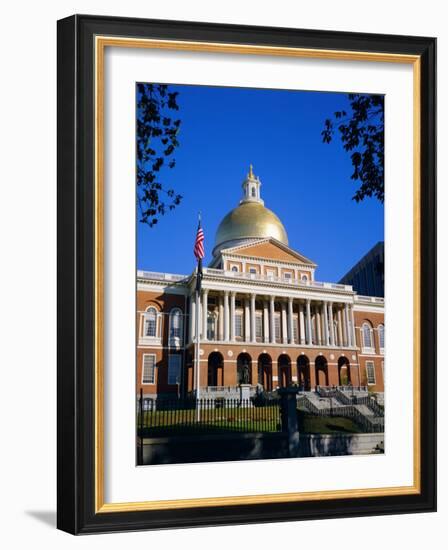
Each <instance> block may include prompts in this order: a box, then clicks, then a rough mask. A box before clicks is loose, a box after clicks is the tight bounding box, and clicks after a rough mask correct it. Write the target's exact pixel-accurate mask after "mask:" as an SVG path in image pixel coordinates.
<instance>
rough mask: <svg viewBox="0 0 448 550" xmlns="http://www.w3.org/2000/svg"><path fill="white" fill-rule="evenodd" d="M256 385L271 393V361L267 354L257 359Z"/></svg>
mask: <svg viewBox="0 0 448 550" xmlns="http://www.w3.org/2000/svg"><path fill="white" fill-rule="evenodd" d="M258 383H259V384H261V385H262V386H263V388H264V390H265V391H272V359H271V356H270V355H268V354H267V353H262V354H261V355H260V356H259V357H258Z"/></svg>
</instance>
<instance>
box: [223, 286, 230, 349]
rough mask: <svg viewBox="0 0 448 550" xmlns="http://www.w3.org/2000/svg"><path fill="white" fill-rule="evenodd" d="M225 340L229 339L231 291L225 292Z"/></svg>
mask: <svg viewBox="0 0 448 550" xmlns="http://www.w3.org/2000/svg"><path fill="white" fill-rule="evenodd" d="M224 341H225V342H228V341H229V291H228V290H226V291H225V292H224Z"/></svg>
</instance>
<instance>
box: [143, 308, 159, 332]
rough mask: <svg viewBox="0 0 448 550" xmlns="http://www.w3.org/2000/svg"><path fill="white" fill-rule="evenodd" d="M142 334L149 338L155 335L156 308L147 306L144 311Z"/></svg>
mask: <svg viewBox="0 0 448 550" xmlns="http://www.w3.org/2000/svg"><path fill="white" fill-rule="evenodd" d="M143 334H144V336H147V337H149V338H156V337H157V309H156V308H155V307H152V306H151V307H149V308H148V309H147V310H146V313H145V325H144V332H143Z"/></svg>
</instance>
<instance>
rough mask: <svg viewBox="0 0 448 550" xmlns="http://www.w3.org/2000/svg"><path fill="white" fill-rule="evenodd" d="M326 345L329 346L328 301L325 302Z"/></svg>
mask: <svg viewBox="0 0 448 550" xmlns="http://www.w3.org/2000/svg"><path fill="white" fill-rule="evenodd" d="M324 345H325V346H329V345H330V341H329V332H328V307H327V302H324Z"/></svg>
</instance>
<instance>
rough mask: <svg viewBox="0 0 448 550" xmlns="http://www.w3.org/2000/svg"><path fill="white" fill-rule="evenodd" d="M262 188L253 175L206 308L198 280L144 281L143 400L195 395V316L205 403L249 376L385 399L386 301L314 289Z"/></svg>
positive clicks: (233, 216) (147, 275) (206, 294)
mask: <svg viewBox="0 0 448 550" xmlns="http://www.w3.org/2000/svg"><path fill="white" fill-rule="evenodd" d="M260 187H261V182H260V180H259V179H258V178H257V177H256V176H255V175H254V174H253V172H252V168H251V169H250V171H249V174H248V175H247V177H246V179H245V180H244V182H243V198H242V200H241V201H240V204H239V205H238V206H237V207H236V208H235V209H233V210H232V211H231V212H230V213H229V214H227V216H225V217H224V219H223V220H222V222H221V224H220V225H219V227H218V231H217V234H216V239H215V247H214V249H213V259H212V261H211V263H210V265H209V267H207V268H204V274H203V280H202V291H201V296H200V303H199V308H198V307H197V305H196V300H195V287H196V274H195V272H194V273H192V274H190V275H173V274H169V273H153V272H147V271H138V274H137V331H138V334H137V391H138V393H139V392H140V389H141V388H142V389H143V394H144V396H145V397H155V396H160V395H166V394H174V395H175V394H178V395H185V394H187V393H188V392H192V391H195V390H196V387H195V372H194V369H195V368H196V365H197V361H196V358H195V345H194V343H195V341H196V333H195V332H196V329H195V327H196V320H197V316H198V315H199V337H200V356H199V364H200V369H199V373H200V376H199V380H200V382H199V387H200V394H201V396H202V397H204V396H212V395H216V394H217V392H223V391H224V392H225V391H226V390H228V391H231V389H232V388H235V387H236V386H238V384H239V383H240V382H241V381H242V373H243V369H245V370H246V371H247V369H248V371H249V383H250V384H251V385H252V386H255V385H257V384H261V385H262V386H263V387H264V388H265V389H266V390H272V389H275V388H276V387H279V386H285V385H288V384H291V383H297V384H299V385H301V386H303V388H304V389H305V390H310V389H314V388H315V387H316V385H320V386H329V385H338V386H347V385H349V384H352V385H353V386H359V385H361V386H368V387H369V388H371V389H372V390H375V391H379V392H383V391H384V299H383V298H379V297H371V296H359V295H357V294H356V292H354V291H353V288H352V287H351V286H349V285H343V284H335V283H331V282H321V281H318V280H316V279H315V271H316V268H317V265H316V264H315V263H314V262H313V261H312V260H310V259H308V258H306V257H305V256H303V255H302V254H300V253H299V252H297V251H295V250H293V249H291V248H290V247H289V246H288V237H287V234H286V231H285V229H284V227H283V224H282V223H281V221H280V220H279V219H278V217H277V216H276V215H275V214H274V213H273V212H272V211H270V210H269V209H267V208H266V207H265V206H264V203H263V200H262V199H261V194H260ZM204 312H206V314H205V315H204Z"/></svg>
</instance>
